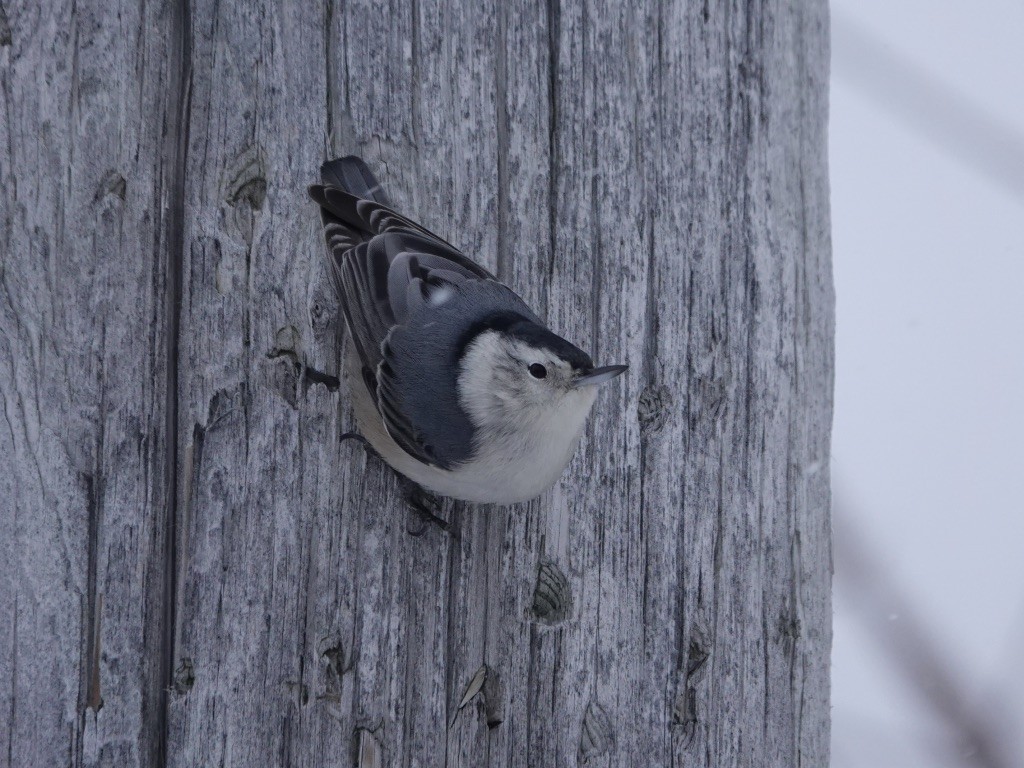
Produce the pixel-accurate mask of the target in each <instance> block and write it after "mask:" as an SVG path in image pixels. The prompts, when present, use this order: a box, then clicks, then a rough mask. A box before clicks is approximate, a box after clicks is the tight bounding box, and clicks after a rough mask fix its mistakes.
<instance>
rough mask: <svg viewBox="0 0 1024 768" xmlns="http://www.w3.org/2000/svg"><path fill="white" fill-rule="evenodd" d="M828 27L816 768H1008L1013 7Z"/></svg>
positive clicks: (1015, 392) (1021, 74) (1021, 465)
mask: <svg viewBox="0 0 1024 768" xmlns="http://www.w3.org/2000/svg"><path fill="white" fill-rule="evenodd" d="M832 9H833V20H832V25H833V52H832V99H831V118H830V121H831V125H830V131H831V138H830V142H831V145H830V163H831V183H832V221H833V244H834V258H835V281H836V293H837V300H838V308H837V313H838V316H837V339H836V345H837V371H836V412H835V413H836V415H835V431H834V442H833V476H834V483H835V507H836V511H835V515H836V569H837V574H836V580H835V586H836V589H835V593H836V600H835V645H834V651H833V665H834V666H833V766H834V767H835V768H887V767H888V766H893V767H897V768H902V767H903V766H943V767H944V766H960V765H989V766H996V765H998V766H1019V765H1024V757H1022V756H1024V450H1022V441H1024V406H1022V398H1024V3H1022V2H1020V0H1014V1H1011V0H1001V1H997V0H977V1H976V2H966V0H961V1H959V2H954V1H952V0H931V1H928V0H900V2H896V3H893V2H882V1H881V0H858V1H857V2H854V0H838V1H836V2H833V4H832Z"/></svg>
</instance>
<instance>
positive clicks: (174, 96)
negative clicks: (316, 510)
mask: <svg viewBox="0 0 1024 768" xmlns="http://www.w3.org/2000/svg"><path fill="white" fill-rule="evenodd" d="M190 25H191V0H179V2H178V3H177V4H176V5H175V6H174V8H173V11H172V13H171V40H172V43H171V47H170V50H169V60H168V89H167V92H168V94H169V99H170V101H169V102H168V108H167V111H166V112H165V115H166V118H165V119H166V123H165V125H164V148H163V155H164V156H163V159H162V160H163V166H164V169H165V173H164V177H163V182H162V183H163V190H162V195H161V197H162V198H163V201H164V203H165V205H164V208H165V210H166V214H165V216H164V217H163V221H162V225H163V226H162V232H161V240H162V242H163V244H164V249H165V250H164V254H165V258H166V260H167V261H166V297H165V302H164V307H165V311H166V313H167V314H166V355H167V363H166V365H167V381H166V414H167V423H166V428H165V438H164V439H165V447H164V451H165V457H166V461H165V465H164V492H165V494H166V499H167V508H166V511H165V516H164V570H163V591H162V595H161V597H162V602H163V617H162V621H163V627H162V628H163V632H162V637H161V647H160V676H159V680H160V691H161V694H160V699H159V701H160V707H159V710H158V716H157V717H158V721H157V730H158V737H157V741H156V744H155V745H154V748H155V751H156V760H155V761H154V762H155V764H156V765H167V759H168V736H169V734H168V726H169V723H168V697H169V696H170V691H171V687H172V682H173V675H174V655H175V647H174V646H175V636H176V632H175V626H176V623H177V610H176V605H177V590H178V579H177V576H178V573H177V571H178V546H177V536H178V531H177V515H178V466H177V465H178V372H179V359H178V355H179V342H180V336H181V297H182V279H183V275H182V271H183V263H184V258H185V172H186V159H187V155H188V135H189V102H190V95H191V81H192V38H191V30H190Z"/></svg>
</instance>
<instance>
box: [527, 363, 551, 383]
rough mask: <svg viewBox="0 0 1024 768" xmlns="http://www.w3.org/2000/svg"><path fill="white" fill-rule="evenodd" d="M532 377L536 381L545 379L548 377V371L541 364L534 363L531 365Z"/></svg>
mask: <svg viewBox="0 0 1024 768" xmlns="http://www.w3.org/2000/svg"><path fill="white" fill-rule="evenodd" d="M530 375H531V376H533V378H535V379H543V378H544V377H545V376H547V375H548V369H547V368H545V367H544V366H543V365H541V364H540V363H532V364H531V365H530Z"/></svg>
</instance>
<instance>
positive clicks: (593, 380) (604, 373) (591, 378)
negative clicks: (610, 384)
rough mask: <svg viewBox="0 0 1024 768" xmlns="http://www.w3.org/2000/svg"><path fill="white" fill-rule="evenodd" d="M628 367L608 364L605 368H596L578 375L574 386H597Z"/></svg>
mask: <svg viewBox="0 0 1024 768" xmlns="http://www.w3.org/2000/svg"><path fill="white" fill-rule="evenodd" d="M628 369H629V366H628V365H606V366H605V367H604V368H595V369H594V370H592V371H591V372H590V373H585V374H583V375H582V376H577V377H576V380H575V381H573V386H574V387H596V386H597V385H599V384H604V383H605V382H606V381H611V380H612V379H614V378H615V377H616V376H618V375H619V374H620V373H624V372H625V371H626V370H628Z"/></svg>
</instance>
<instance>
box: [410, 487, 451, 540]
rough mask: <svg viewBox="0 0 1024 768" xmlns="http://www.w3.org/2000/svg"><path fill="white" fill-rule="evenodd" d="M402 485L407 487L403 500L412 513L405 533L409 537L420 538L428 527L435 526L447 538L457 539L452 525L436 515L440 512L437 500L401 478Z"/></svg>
mask: <svg viewBox="0 0 1024 768" xmlns="http://www.w3.org/2000/svg"><path fill="white" fill-rule="evenodd" d="M403 484H405V485H406V486H407V490H406V494H405V500H406V502H407V503H408V505H409V510H410V512H411V513H412V514H410V515H409V521H408V523H407V525H406V531H407V532H408V533H409V534H410V535H412V536H422V535H423V534H424V533H426V532H427V528H428V527H430V526H431V525H436V526H437V527H438V528H440V529H441V530H442V531H444V532H445V533H447V534H448V535H449V536H454V537H456V538H458V535H457V533H456V532H455V529H454V528H453V527H452V524H451V523H449V522H448V521H447V520H445V519H444V518H443V517H441V516H440V515H438V514H437V513H438V512H439V511H440V505H439V503H438V501H437V499H435V498H434V497H433V496H431V495H430V494H429V493H427V492H426V491H424V490H423V489H422V488H420V486H418V485H416V484H415V483H413V482H412V481H410V480H406V479H405V478H403Z"/></svg>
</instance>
